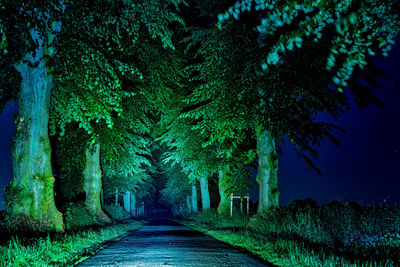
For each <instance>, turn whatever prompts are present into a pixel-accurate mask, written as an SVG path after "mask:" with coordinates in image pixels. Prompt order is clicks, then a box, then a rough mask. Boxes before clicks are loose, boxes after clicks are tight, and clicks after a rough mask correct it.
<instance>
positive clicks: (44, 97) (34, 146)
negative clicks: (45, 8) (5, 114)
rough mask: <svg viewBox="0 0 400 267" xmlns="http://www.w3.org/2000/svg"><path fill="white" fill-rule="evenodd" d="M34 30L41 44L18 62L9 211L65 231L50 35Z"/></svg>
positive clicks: (36, 38)
mask: <svg viewBox="0 0 400 267" xmlns="http://www.w3.org/2000/svg"><path fill="white" fill-rule="evenodd" d="M54 25H56V26H57V25H58V27H61V25H60V24H54ZM54 31H55V32H56V29H54ZM30 34H31V37H32V39H33V40H34V41H35V43H36V44H37V47H36V49H35V50H34V51H33V52H29V53H28V54H26V55H25V57H24V59H23V60H21V61H20V62H19V63H18V64H16V65H15V69H16V70H17V71H18V72H19V73H20V75H21V88H20V94H19V100H18V110H19V113H18V116H17V117H16V121H15V126H16V130H15V135H14V143H13V146H12V164H13V179H12V181H11V184H10V186H9V187H8V188H7V194H6V195H7V196H6V198H7V199H6V205H7V212H8V214H9V215H10V217H11V218H15V217H17V216H19V215H25V216H28V217H31V218H32V219H34V221H36V222H37V223H38V225H39V227H40V229H43V230H55V231H62V230H63V229H64V226H63V220H62V215H61V213H60V212H59V211H58V210H57V208H56V205H55V202H54V177H53V171H52V166H51V147H50V140H49V135H48V122H49V108H50V95H51V89H52V86H53V82H52V76H51V75H50V74H49V72H48V69H47V67H46V60H45V55H44V53H45V50H46V42H47V38H44V37H43V35H42V34H41V33H40V32H39V30H37V29H31V31H30ZM50 35H53V34H50ZM53 38H54V37H53Z"/></svg>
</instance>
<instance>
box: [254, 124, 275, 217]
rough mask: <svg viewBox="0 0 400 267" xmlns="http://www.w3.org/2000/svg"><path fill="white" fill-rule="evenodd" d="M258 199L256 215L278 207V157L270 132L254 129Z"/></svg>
mask: <svg viewBox="0 0 400 267" xmlns="http://www.w3.org/2000/svg"><path fill="white" fill-rule="evenodd" d="M256 135H257V156H258V173H257V182H258V184H259V197H258V209H257V213H260V214H261V213H265V212H268V210H269V209H270V208H271V207H278V206H279V190H278V155H277V153H276V148H275V138H274V137H273V136H272V134H271V132H270V131H267V130H264V129H262V128H261V127H257V128H256Z"/></svg>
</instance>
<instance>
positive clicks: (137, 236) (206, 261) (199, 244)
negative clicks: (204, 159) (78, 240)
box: [78, 219, 269, 267]
mask: <svg viewBox="0 0 400 267" xmlns="http://www.w3.org/2000/svg"><path fill="white" fill-rule="evenodd" d="M78 266H82V267H83V266H146V267H147V266H207V267H210V266H225V267H231V266H269V265H266V264H264V263H262V262H260V261H258V260H257V259H255V258H252V257H250V256H248V255H246V254H243V253H242V252H240V251H239V250H237V249H235V248H233V247H230V246H228V245H226V244H224V243H222V242H219V241H217V240H215V239H213V238H211V237H209V236H206V235H204V234H202V233H200V232H197V231H194V230H192V229H190V228H188V227H186V226H182V225H180V224H178V223H176V222H173V221H171V220H167V219H154V220H152V221H151V222H150V223H148V224H146V225H145V226H143V227H142V228H141V229H139V230H138V231H135V232H133V233H132V234H130V235H128V236H126V237H124V238H122V239H121V240H119V241H118V242H116V243H113V244H112V245H110V246H108V247H106V248H105V249H103V250H101V251H99V252H98V253H97V254H96V255H94V256H93V257H91V258H89V259H87V260H86V261H84V262H82V263H80V264H79V265H78Z"/></svg>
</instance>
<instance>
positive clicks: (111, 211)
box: [103, 205, 131, 221]
mask: <svg viewBox="0 0 400 267" xmlns="http://www.w3.org/2000/svg"><path fill="white" fill-rule="evenodd" d="M103 208H104V210H105V211H106V212H107V213H108V215H110V217H111V218H113V219H115V220H119V221H124V220H127V219H129V218H131V214H130V213H129V212H127V211H124V209H123V208H122V206H115V205H110V206H107V205H105V206H104V207H103Z"/></svg>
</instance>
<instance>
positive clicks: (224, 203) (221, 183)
mask: <svg viewBox="0 0 400 267" xmlns="http://www.w3.org/2000/svg"><path fill="white" fill-rule="evenodd" d="M228 173H229V164H225V165H224V166H223V168H221V169H220V170H219V171H218V191H219V196H220V201H219V204H218V208H217V211H218V213H219V214H221V213H226V212H229V208H230V207H229V206H230V198H229V193H228V189H229V188H228V187H229V186H228V179H229V178H228Z"/></svg>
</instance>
